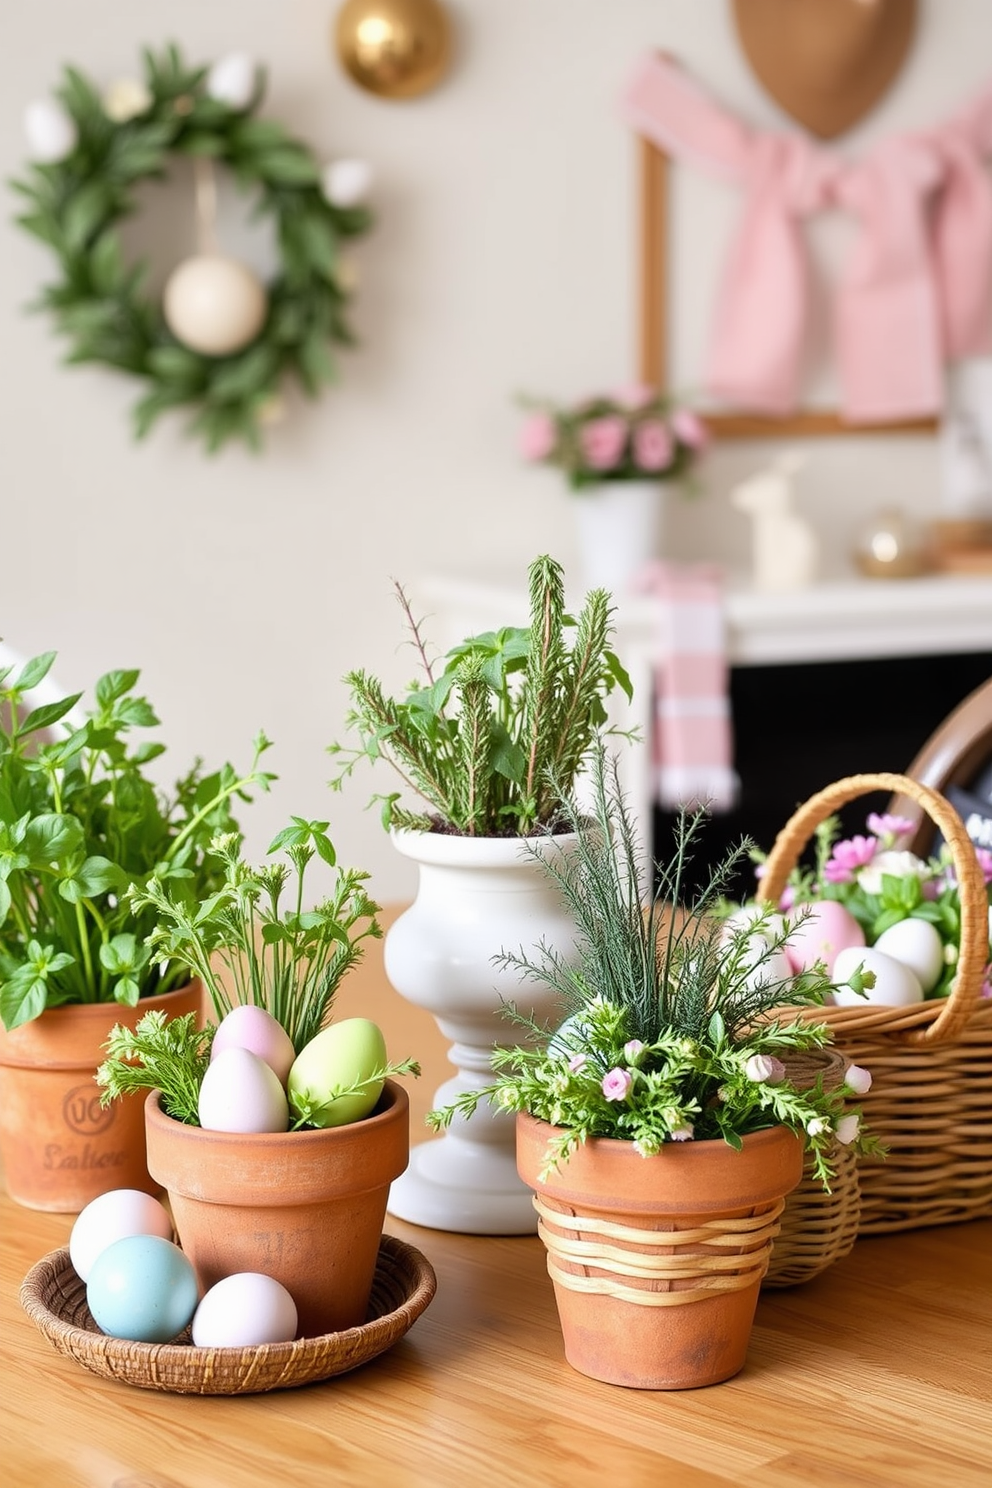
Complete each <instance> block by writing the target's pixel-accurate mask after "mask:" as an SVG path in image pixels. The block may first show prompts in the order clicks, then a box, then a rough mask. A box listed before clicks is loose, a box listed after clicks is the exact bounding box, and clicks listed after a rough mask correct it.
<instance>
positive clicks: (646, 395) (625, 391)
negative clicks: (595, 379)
mask: <svg viewBox="0 0 992 1488" xmlns="http://www.w3.org/2000/svg"><path fill="white" fill-rule="evenodd" d="M657 396H658V389H657V388H653V387H648V385H647V383H644V382H632V383H628V384H627V386H626V387H619V388H617V389H616V390H615V392H614V393H613V401H614V403H619V404H620V407H621V408H630V409H631V410H633V411H634V412H635V413H636V411H637V410H638V409H639V408H646V407H647V405H648V404H649V403H653V402H654V400H655V398H657Z"/></svg>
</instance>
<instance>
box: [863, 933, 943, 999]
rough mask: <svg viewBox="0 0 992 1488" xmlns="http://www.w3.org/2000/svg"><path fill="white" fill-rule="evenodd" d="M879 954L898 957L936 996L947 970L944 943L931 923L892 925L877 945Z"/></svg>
mask: <svg viewBox="0 0 992 1488" xmlns="http://www.w3.org/2000/svg"><path fill="white" fill-rule="evenodd" d="M875 949H876V951H882V952H883V953H884V954H885V955H886V956H894V957H895V959H896V960H897V961H901V962H902V964H903V966H908V967H909V969H910V971H912V972H915V973H916V976H917V977H918V978H919V982H920V985H921V987H922V988H923V990H924V992H932V991H933V989H934V987H936V985H937V983H938V982H939V981H940V974H941V972H942V971H943V970H944V942H943V941H942V940H941V938H940V935H939V933H938V931H937V930H936V928H935V927H934V926H933V925H931V924H930V922H929V920H918V919H914V918H912V917H910V918H909V919H905V920H900V921H899V922H898V924H895V925H890V926H889V928H888V930H883V931H882V934H881V935H880V936H879V937H878V939H877V940H876V942H875Z"/></svg>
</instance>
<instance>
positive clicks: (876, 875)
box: [856, 851, 930, 894]
mask: <svg viewBox="0 0 992 1488" xmlns="http://www.w3.org/2000/svg"><path fill="white" fill-rule="evenodd" d="M883 874H884V875H885V876H886V878H920V879H924V878H929V877H930V865H929V864H928V863H925V862H924V861H923V859H922V858H918V857H917V856H916V854H915V853H911V852H892V851H890V852H880V853H876V854H875V856H874V857H873V858H872V860H871V862H870V863H866V864H865V866H864V867H863V868H859V869H858V872H857V874H856V878H857V881H858V886H859V888H862V889H864V891H865V893H866V894H880V893H881V892H882V875H883Z"/></svg>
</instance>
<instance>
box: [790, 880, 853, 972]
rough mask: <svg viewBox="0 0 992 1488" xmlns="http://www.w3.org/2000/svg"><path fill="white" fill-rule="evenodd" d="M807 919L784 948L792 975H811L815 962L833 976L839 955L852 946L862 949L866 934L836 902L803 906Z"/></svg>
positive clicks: (793, 933) (791, 935)
mask: <svg viewBox="0 0 992 1488" xmlns="http://www.w3.org/2000/svg"><path fill="white" fill-rule="evenodd" d="M803 910H804V911H808V914H807V918H806V919H804V920H803V922H802V924H799V925H797V926H796V928H795V929H794V930H793V931H792V933H791V934H790V936H789V939H788V941H787V942H786V945H785V954H786V955H787V956H788V958H789V962H790V965H791V966H792V969H793V971H808V970H809V968H810V967H811V966H812V965H813V964H814V962H816V961H822V962H823V964H824V965H825V966H826V968H827V973H828V975H830V974H831V973H832V972H833V969H834V961H835V960H836V958H837V954H838V952H840V951H846V950H848V949H849V948H850V947H851V946H863V945H864V943H865V932H864V931H863V930H862V928H861V926H860V925H859V924H858V922H857V920H856V919H855V918H854V916H853V915H852V914H851V912H850V910H847V909H845V908H844V906H843V904H838V903H837V901H836V900H834V899H824V900H821V901H820V902H819V903H816V904H810V905H804V906H803Z"/></svg>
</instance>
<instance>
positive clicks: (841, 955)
mask: <svg viewBox="0 0 992 1488" xmlns="http://www.w3.org/2000/svg"><path fill="white" fill-rule="evenodd" d="M859 966H863V967H864V969H865V971H873V972H874V973H875V985H874V987H871V988H869V989H868V990H867V991H866V993H865V995H864V996H863V997H859V996H858V994H857V993H856V992H853V991H852V990H851V989H850V987H841V986H838V987H837V989H836V990H835V992H834V1002H835V1003H836V1004H837V1006H838V1007H868V1006H882V1007H908V1006H909V1004H910V1003H913V1002H922V1001H923V988H922V987H921V986H920V980H919V977H917V975H916V973H915V972H912V971H910V969H909V967H908V966H904V965H903V964H902V962H901V961H897V960H896V959H895V957H894V956H887V955H886V954H885V952H884V951H879V950H877V949H876V948H875V947H874V946H848V947H846V948H845V949H844V950H842V951H838V952H837V958H836V960H835V961H834V967H833V971H832V973H831V980H832V981H834V982H837V983H840V982H845V981H847V979H848V977H849V976H851V974H852V973H853V972H855V971H857V969H858V967H859Z"/></svg>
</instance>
